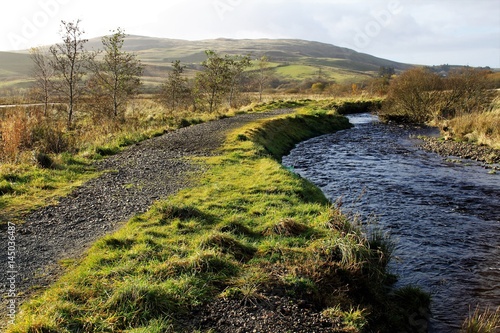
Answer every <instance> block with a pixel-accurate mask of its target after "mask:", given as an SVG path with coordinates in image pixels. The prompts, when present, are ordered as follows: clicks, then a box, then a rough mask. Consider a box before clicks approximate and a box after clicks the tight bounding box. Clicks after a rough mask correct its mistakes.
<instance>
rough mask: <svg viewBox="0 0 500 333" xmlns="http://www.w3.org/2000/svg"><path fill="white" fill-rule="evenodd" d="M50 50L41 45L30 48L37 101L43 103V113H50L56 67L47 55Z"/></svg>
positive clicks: (45, 114)
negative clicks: (51, 63)
mask: <svg viewBox="0 0 500 333" xmlns="http://www.w3.org/2000/svg"><path fill="white" fill-rule="evenodd" d="M47 54H48V51H47V50H44V49H42V48H41V47H35V48H32V49H30V57H31V60H33V64H34V68H33V77H34V79H35V83H34V87H33V88H34V92H35V97H36V99H37V101H41V102H42V103H43V114H44V116H47V115H48V108H49V101H50V94H51V90H52V84H53V82H52V79H53V76H54V68H53V67H52V66H51V65H50V62H49V58H48V57H47Z"/></svg>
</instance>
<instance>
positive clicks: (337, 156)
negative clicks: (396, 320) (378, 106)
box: [283, 114, 500, 333]
mask: <svg viewBox="0 0 500 333" xmlns="http://www.w3.org/2000/svg"><path fill="white" fill-rule="evenodd" d="M349 119H350V121H351V123H353V124H354V125H355V127H354V128H353V129H350V130H345V131H340V132H337V133H334V134H329V135H325V136H321V137H317V138H314V139H311V140H308V141H305V142H302V143H300V144H298V145H297V146H296V148H295V149H294V150H293V151H292V152H291V153H290V155H288V156H286V157H284V158H283V164H284V165H285V166H287V167H290V168H293V169H294V171H295V172H296V173H298V174H300V175H301V176H302V177H304V178H307V179H309V180H310V181H312V182H313V183H315V184H316V185H317V186H319V187H320V188H321V189H322V191H323V192H324V193H325V195H326V196H327V197H328V198H329V199H330V200H331V201H332V202H334V201H336V200H338V199H339V198H343V199H342V202H343V206H342V207H343V209H348V210H350V211H354V212H357V213H360V214H361V215H365V216H371V215H375V216H376V217H377V220H378V221H379V222H378V223H379V227H380V228H382V229H383V230H384V231H387V232H389V233H390V235H391V238H392V239H393V240H394V241H395V242H396V250H395V259H393V261H392V263H391V265H390V269H391V271H392V272H393V273H395V274H397V275H398V276H399V281H398V285H399V286H403V285H409V284H411V285H417V286H419V287H421V288H422V289H423V290H425V291H427V292H429V293H430V294H431V297H432V305H431V318H430V324H429V332H436V333H438V332H439V333H443V332H456V331H458V330H459V328H460V325H461V323H462V322H463V320H464V319H465V318H466V317H467V314H468V313H469V310H470V309H472V310H474V309H475V308H476V306H479V307H487V306H489V307H490V308H496V307H497V306H499V305H500V174H492V173H489V172H488V171H489V170H488V169H485V168H484V167H483V166H482V165H481V164H479V163H472V162H464V161H460V162H459V163H456V161H455V162H453V161H450V160H449V159H445V158H443V157H440V156H438V155H436V154H434V153H429V152H425V151H422V150H419V149H418V148H417V146H416V144H417V142H418V140H417V139H415V137H416V135H418V134H427V135H429V134H431V135H432V134H436V133H432V131H431V130H429V129H415V128H411V129H409V128H404V127H398V126H390V125H384V124H380V123H378V121H377V119H376V117H374V116H371V115H369V114H362V115H352V116H349Z"/></svg>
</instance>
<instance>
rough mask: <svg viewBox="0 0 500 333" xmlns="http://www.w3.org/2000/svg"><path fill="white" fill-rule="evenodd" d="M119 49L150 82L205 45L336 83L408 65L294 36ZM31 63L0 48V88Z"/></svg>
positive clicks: (197, 55)
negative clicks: (137, 63) (132, 58)
mask: <svg viewBox="0 0 500 333" xmlns="http://www.w3.org/2000/svg"><path fill="white" fill-rule="evenodd" d="M86 46H87V48H88V49H89V50H92V49H94V50H96V49H99V48H101V40H100V38H93V39H91V40H89V42H88V43H87V45H86ZM124 50H126V51H128V52H134V53H136V54H137V56H138V58H139V59H140V60H141V61H142V62H143V63H144V65H145V66H146V68H145V75H144V81H145V83H146V84H147V85H149V86H155V85H157V84H159V83H160V82H161V81H163V79H164V77H165V75H166V73H168V71H169V68H170V66H171V62H172V61H174V60H180V61H181V62H183V63H184V64H186V65H188V71H187V73H188V75H189V74H192V73H194V72H195V71H196V70H197V65H199V63H200V62H202V61H203V60H204V59H205V50H214V51H217V52H220V53H227V54H243V55H250V56H252V57H253V58H258V57H261V56H263V55H266V56H267V57H268V58H269V60H270V62H271V64H272V66H273V67H274V68H275V72H276V75H278V76H280V77H282V78H283V79H290V80H302V79H307V78H312V77H314V76H317V75H318V73H321V75H322V76H323V77H324V78H326V79H329V80H335V81H336V82H339V83H345V82H360V81H363V80H364V79H366V78H369V77H371V76H373V75H374V74H375V73H376V72H377V71H378V70H379V68H380V67H381V66H385V67H393V68H395V69H396V70H404V69H407V68H409V67H411V65H408V64H403V63H398V62H394V61H390V60H386V59H381V58H377V57H374V56H371V55H369V54H364V53H358V52H356V51H353V50H350V49H346V48H342V47H338V46H334V45H330V44H325V43H320V42H311V41H305V40H295V39H243V40H235V39H214V40H201V41H186V40H178V39H167V38H154V37H144V36H133V35H131V36H128V37H127V38H126V41H125V45H124ZM31 67H32V65H31V60H30V58H29V55H28V53H27V52H18V53H12V52H0V88H2V87H3V88H5V87H9V86H11V87H24V86H26V85H27V82H28V81H29V79H30V71H31Z"/></svg>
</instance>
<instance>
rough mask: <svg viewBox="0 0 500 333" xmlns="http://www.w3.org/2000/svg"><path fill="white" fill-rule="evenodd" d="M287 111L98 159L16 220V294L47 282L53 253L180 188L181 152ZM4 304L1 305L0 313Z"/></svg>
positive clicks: (69, 249) (55, 263)
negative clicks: (80, 179) (58, 195)
mask: <svg viewBox="0 0 500 333" xmlns="http://www.w3.org/2000/svg"><path fill="white" fill-rule="evenodd" d="M290 112H292V110H290V109H282V110H276V111H272V112H268V113H265V114H244V115H239V116H236V117H231V118H225V119H221V120H218V121H212V122H208V123H204V124H200V125H196V126H191V127H187V128H183V129H179V130H177V131H173V132H170V133H168V134H165V135H163V136H161V137H157V138H153V139H150V140H147V141H144V142H142V143H140V144H137V145H134V146H132V147H130V148H128V149H127V150H125V151H123V152H122V153H120V154H118V155H116V156H112V157H110V158H108V159H106V160H104V161H101V162H99V163H98V164H97V167H98V168H99V169H100V170H111V171H110V172H107V173H105V174H103V175H102V176H101V177H99V178H96V179H93V180H91V181H89V182H87V183H86V184H84V185H83V186H81V187H80V188H78V189H76V190H75V191H74V192H73V193H71V194H70V195H69V196H67V197H64V198H62V199H61V200H60V201H59V203H58V204H57V205H53V206H48V207H45V208H42V209H39V210H37V211H35V212H33V213H31V214H30V215H28V216H26V218H25V219H24V220H25V223H24V224H23V225H20V226H18V227H17V230H16V233H15V236H16V257H15V270H16V271H17V274H18V275H17V278H16V281H15V282H16V283H15V287H16V293H17V294H18V295H19V296H20V300H23V299H26V298H27V297H29V295H31V294H32V293H33V291H34V290H35V289H37V288H45V287H46V286H48V285H49V284H50V283H52V282H53V281H54V280H55V279H56V278H57V277H58V276H59V275H60V272H61V267H60V264H59V262H60V260H61V259H66V258H78V257H79V256H80V255H82V253H84V251H85V250H86V249H87V248H88V247H89V246H90V245H91V244H92V243H93V242H94V241H96V240H97V239H99V238H100V237H102V236H104V235H106V234H109V233H110V232H112V231H114V230H116V229H117V228H119V226H120V225H121V223H123V222H124V221H127V220H128V219H130V218H131V217H132V216H134V215H135V214H137V213H142V212H145V211H146V210H147V209H148V208H149V207H150V206H151V205H152V204H153V202H154V201H156V200H158V199H162V198H165V197H167V196H169V195H172V194H174V193H176V192H177V191H179V190H180V189H182V188H185V187H187V186H188V185H189V184H188V180H187V177H186V176H187V175H188V174H189V173H190V172H193V171H200V170H199V167H197V166H195V165H192V164H190V163H189V161H188V160H187V158H189V157H195V156H207V155H210V154H212V153H213V152H214V150H215V149H217V148H219V147H220V146H221V144H222V143H223V140H224V138H225V134H226V133H227V131H229V130H231V129H235V128H237V127H240V126H242V125H244V124H245V123H248V122H250V121H254V120H257V119H262V118H267V117H271V116H276V115H279V114H285V113H290ZM7 242H8V233H7V231H6V230H2V231H1V234H0V243H1V244H7ZM2 248H3V249H2V251H1V253H0V262H1V263H2V268H1V269H0V281H1V286H2V290H1V294H2V295H5V292H6V290H8V286H9V281H8V278H9V276H10V275H9V273H8V271H9V269H8V265H7V262H8V258H7V251H6V245H3V246H2ZM4 301H5V300H2V303H4ZM4 309H5V307H4V306H2V309H1V310H0V314H1V313H4ZM2 317H3V315H2Z"/></svg>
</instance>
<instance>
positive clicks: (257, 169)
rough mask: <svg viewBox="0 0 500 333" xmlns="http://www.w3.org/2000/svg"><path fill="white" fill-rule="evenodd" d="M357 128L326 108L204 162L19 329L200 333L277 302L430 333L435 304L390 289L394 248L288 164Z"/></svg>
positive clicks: (356, 322) (340, 326) (28, 311)
mask: <svg viewBox="0 0 500 333" xmlns="http://www.w3.org/2000/svg"><path fill="white" fill-rule="evenodd" d="M347 127H349V124H348V122H347V120H346V119H345V118H343V117H341V116H338V115H334V114H331V113H330V112H327V111H321V110H316V111H314V112H311V111H308V112H306V113H305V114H304V113H298V114H296V115H292V116H287V117H277V118H274V119H271V120H262V121H260V122H257V123H251V124H249V125H247V126H245V127H243V128H239V129H238V130H236V131H234V132H232V133H230V134H229V135H228V137H227V140H226V143H225V145H224V146H223V147H222V149H221V150H220V151H219V152H218V153H217V154H215V155H214V156H211V157H204V158H199V159H197V161H195V162H196V163H202V164H204V165H206V167H207V171H206V172H205V173H204V174H203V175H202V176H201V179H200V180H199V182H197V185H195V186H194V187H192V188H190V189H187V190H184V191H181V192H180V193H178V194H177V195H175V196H173V197H170V198H169V199H168V200H165V201H160V202H158V203H156V204H155V205H154V206H153V207H152V208H151V209H150V210H149V211H148V212H147V213H145V214H142V215H138V216H136V217H135V218H133V219H131V220H130V221H129V222H128V223H127V224H126V225H125V226H124V227H123V228H122V229H121V230H119V231H118V232H116V233H115V234H112V235H109V236H106V237H104V238H103V239H101V240H100V241H98V242H97V243H96V244H94V246H93V247H92V248H91V249H90V250H89V251H88V253H87V255H86V256H85V258H83V259H82V260H81V261H80V262H78V263H76V264H75V265H74V266H72V267H70V268H69V269H68V272H67V274H66V275H65V276H64V277H62V278H61V279H60V280H59V281H58V282H57V283H55V284H54V286H52V287H51V288H49V289H48V290H47V291H46V292H44V293H43V294H42V295H40V296H38V297H36V298H34V299H33V300H31V301H29V302H27V303H26V304H25V305H23V307H22V309H21V312H20V313H19V316H18V318H17V321H16V324H15V325H13V326H11V327H10V328H9V329H8V332H11V333H12V332H99V331H108V332H111V331H127V332H169V331H171V332H182V331H196V330H197V329H200V328H199V327H186V326H185V324H186V323H188V322H189V320H186V319H189V318H190V317H191V316H193V311H195V310H196V309H198V310H199V309H200V308H203V307H204V306H205V305H206V304H208V303H210V302H214V301H216V300H217V299H235V300H238V301H239V302H240V303H239V304H241V306H259V304H265V303H266V298H270V297H271V296H279V297H287V299H289V301H290V302H296V303H298V304H300V302H305V303H310V304H313V309H314V311H316V312H319V313H322V316H323V318H326V320H327V322H328V324H329V325H330V327H329V328H330V329H331V330H332V331H339V332H361V331H364V330H367V329H370V330H374V331H376V330H378V331H398V330H411V329H419V328H418V327H417V328H415V327H413V328H412V327H411V323H415V321H417V322H419V321H418V320H416V317H419V316H423V318H425V309H427V307H428V305H429V297H428V296H427V295H425V294H423V293H422V292H420V291H419V290H418V289H415V288H412V287H406V288H403V289H400V290H396V291H392V292H390V289H389V288H388V286H390V284H391V283H392V282H394V277H393V276H391V275H390V274H388V272H387V271H386V265H387V263H388V261H389V260H390V256H391V248H392V245H391V242H390V240H388V239H387V238H386V237H385V236H384V235H383V234H382V233H381V232H374V233H371V234H369V235H367V234H366V232H365V229H364V228H363V222H362V221H360V220H359V219H355V218H354V219H353V218H352V217H351V218H349V217H348V216H346V215H344V214H343V213H342V212H341V210H340V208H339V207H335V206H332V205H331V204H330V203H329V202H328V201H327V200H326V199H325V197H324V196H323V194H322V193H321V191H320V190H319V189H317V188H316V187H314V186H313V185H312V184H310V183H309V182H307V181H306V180H304V179H302V178H300V177H298V176H296V175H294V174H293V173H291V172H290V171H288V170H286V169H285V168H283V167H282V166H281V165H280V164H279V162H278V161H279V159H280V157H281V156H282V155H283V154H285V153H286V152H287V151H288V150H289V149H291V148H292V147H293V144H294V143H295V142H298V141H300V140H303V139H306V138H308V137H311V136H313V135H318V134H320V133H327V132H331V131H333V130H335V129H342V128H347ZM423 312H424V313H423ZM303 324H304V325H306V324H307V323H303ZM420 324H421V322H420ZM292 328H293V327H292ZM206 329H207V331H208V329H209V328H206Z"/></svg>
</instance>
